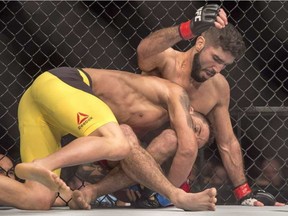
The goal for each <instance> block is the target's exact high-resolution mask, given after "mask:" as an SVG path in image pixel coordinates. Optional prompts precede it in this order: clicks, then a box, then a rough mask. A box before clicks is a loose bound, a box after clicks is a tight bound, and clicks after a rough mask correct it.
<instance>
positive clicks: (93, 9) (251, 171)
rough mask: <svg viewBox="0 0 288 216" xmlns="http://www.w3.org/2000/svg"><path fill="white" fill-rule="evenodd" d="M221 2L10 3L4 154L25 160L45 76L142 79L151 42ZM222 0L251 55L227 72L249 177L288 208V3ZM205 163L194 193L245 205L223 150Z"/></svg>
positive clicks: (1, 115)
mask: <svg viewBox="0 0 288 216" xmlns="http://www.w3.org/2000/svg"><path fill="white" fill-rule="evenodd" d="M211 2H212V1H211ZM211 2H209V1H193V2H192V1H191V2H189V1H87V2H86V1H81V2H78V1H2V2H0V97H1V102H0V153H2V154H5V155H8V156H9V157H10V158H12V160H13V162H14V163H18V162H19V161H20V159H19V132H18V127H17V107H18V102H19V99H20V97H21V95H22V94H23V92H24V91H25V89H27V87H28V86H29V85H30V84H31V83H32V81H33V80H34V79H35V78H36V77H37V76H38V75H39V74H40V73H41V72H42V71H45V70H48V69H51V68H54V67H59V66H71V67H97V68H112V69H121V70H127V71H131V72H135V73H137V72H139V69H138V66H137V60H136V48H137V45H138V44H139V42H140V40H141V39H142V38H144V37H146V36H147V35H148V34H149V33H150V32H151V31H155V30H157V29H160V28H163V27H169V26H172V25H176V24H179V23H181V22H183V21H186V20H188V19H190V18H191V17H192V16H193V14H194V13H195V11H196V9H197V8H199V7H201V6H202V5H204V4H205V3H211ZM213 3H218V4H220V5H221V6H222V7H223V8H224V9H225V11H226V12H227V14H228V16H229V21H230V22H231V23H232V24H234V25H235V26H236V27H237V28H238V29H239V31H240V32H241V33H242V34H243V35H244V38H245V43H246V45H247V52H246V55H245V56H244V57H243V58H242V59H240V60H239V61H238V62H236V64H234V65H232V66H230V67H228V68H227V69H225V71H223V73H224V75H225V76H226V78H227V80H228V82H229V84H230V87H231V102H230V111H231V119H232V122H233V127H234V131H235V134H236V135H237V137H238V139H239V141H240V143H241V145H242V149H243V155H244V159H245V168H246V172H247V177H248V180H249V182H250V183H251V185H252V186H253V187H254V188H258V187H260V188H263V189H266V190H268V191H270V192H271V193H274V194H275V195H277V198H278V200H279V201H285V202H287V199H288V194H287V186H288V185H287V174H286V173H287V163H288V162H287V155H288V140H287V137H288V135H287V134H288V133H287V132H288V129H287V128H288V119H287V115H288V109H287V107H288V99H287V95H288V78H287V77H288V76H287V75H288V72H287V71H288V68H287V67H288V65H287V56H288V55H287V53H288V52H287V50H288V39H287V38H288V37H287V35H288V2H286V1H213ZM192 43H193V41H182V42H180V43H179V44H177V46H175V48H176V49H179V50H186V49H187V48H188V47H190V46H191V45H192ZM196 165H198V169H195V170H196V172H195V173H193V174H194V175H195V177H194V178H193V181H191V182H192V183H191V184H192V188H193V190H194V191H195V190H202V189H203V188H205V187H207V186H209V185H216V186H217V187H218V188H219V196H218V200H219V203H223V204H231V203H232V204H233V203H235V200H234V197H233V194H232V193H231V184H229V180H227V176H226V173H225V170H223V169H222V168H223V167H222V165H221V160H220V157H219V155H218V150H217V147H216V145H215V144H214V145H211V146H210V147H209V148H206V149H205V150H203V151H201V152H200V154H199V157H198V161H197V164H196ZM200 167H201V169H200ZM211 170H212V171H213V172H212V171H211ZM271 173H272V174H271ZM191 178H192V177H191ZM224 183H225V184H224Z"/></svg>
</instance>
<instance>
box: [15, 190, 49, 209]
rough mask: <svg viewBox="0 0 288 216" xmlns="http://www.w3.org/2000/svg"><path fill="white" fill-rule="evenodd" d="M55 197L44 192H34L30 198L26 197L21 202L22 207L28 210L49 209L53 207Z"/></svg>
mask: <svg viewBox="0 0 288 216" xmlns="http://www.w3.org/2000/svg"><path fill="white" fill-rule="evenodd" d="M54 201H55V197H50V196H47V194H46V195H45V194H43V193H34V194H31V195H30V198H28V197H26V198H25V199H24V200H23V201H20V200H19V202H21V205H22V206H20V208H21V209H26V210H49V209H51V207H52V205H53V202H54Z"/></svg>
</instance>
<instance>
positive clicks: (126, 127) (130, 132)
mask: <svg viewBox="0 0 288 216" xmlns="http://www.w3.org/2000/svg"><path fill="white" fill-rule="evenodd" d="M120 127H121V130H122V132H123V133H124V136H125V137H126V138H127V139H129V140H137V136H136V134H135V133H134V131H133V129H132V128H131V127H130V126H129V125H127V124H121V125H120Z"/></svg>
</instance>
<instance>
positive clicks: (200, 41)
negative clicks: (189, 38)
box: [195, 36, 205, 52]
mask: <svg viewBox="0 0 288 216" xmlns="http://www.w3.org/2000/svg"><path fill="white" fill-rule="evenodd" d="M204 45H205V38H204V37H203V36H199V37H198V38H197V40H196V43H195V47H196V51H197V52H200V51H201V50H202V49H203V47H204Z"/></svg>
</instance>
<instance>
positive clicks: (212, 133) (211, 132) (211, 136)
mask: <svg viewBox="0 0 288 216" xmlns="http://www.w3.org/2000/svg"><path fill="white" fill-rule="evenodd" d="M192 115H194V116H197V117H198V118H200V119H201V120H202V121H203V123H204V124H207V125H208V128H209V137H208V140H207V142H206V143H205V145H204V146H209V145H210V144H212V143H213V142H214V139H215V131H214V128H213V127H212V124H211V122H210V121H209V120H208V119H207V118H206V117H205V116H204V115H203V114H202V113H200V112H197V111H194V112H193V114H192ZM204 146H203V147H204Z"/></svg>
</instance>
